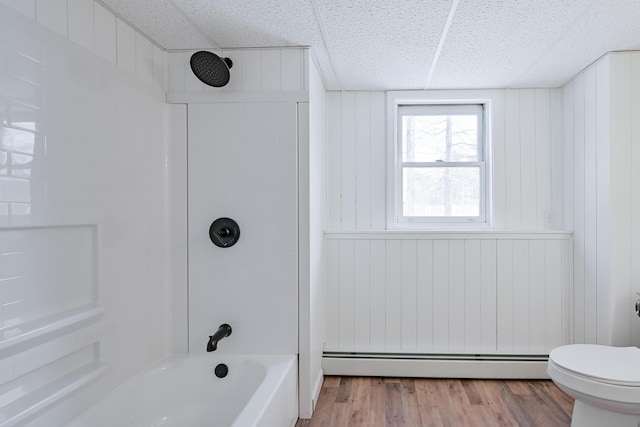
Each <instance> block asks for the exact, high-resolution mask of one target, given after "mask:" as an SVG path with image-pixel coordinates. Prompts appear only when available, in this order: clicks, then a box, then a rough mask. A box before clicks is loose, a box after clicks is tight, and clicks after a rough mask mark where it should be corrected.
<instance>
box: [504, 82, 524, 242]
mask: <svg viewBox="0 0 640 427" xmlns="http://www.w3.org/2000/svg"><path fill="white" fill-rule="evenodd" d="M504 110H505V113H504V116H505V120H504V145H505V164H506V176H507V182H506V194H505V199H506V218H507V221H506V225H507V227H506V228H507V229H516V230H517V229H520V228H522V225H523V222H522V200H521V197H522V191H521V187H520V183H521V172H520V168H521V154H520V91H518V90H507V91H505V95H504Z"/></svg>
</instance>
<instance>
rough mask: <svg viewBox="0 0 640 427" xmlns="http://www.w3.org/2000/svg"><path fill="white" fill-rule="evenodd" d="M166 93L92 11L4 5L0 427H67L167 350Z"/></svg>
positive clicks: (144, 55) (143, 52)
mask: <svg viewBox="0 0 640 427" xmlns="http://www.w3.org/2000/svg"><path fill="white" fill-rule="evenodd" d="M164 80H165V71H164V54H163V53H162V51H161V50H160V49H158V48H157V47H155V46H153V45H152V44H151V43H150V42H149V41H148V40H146V39H145V38H144V37H142V36H141V35H140V34H138V33H136V31H134V30H133V29H131V28H130V27H128V26H127V25H125V24H124V23H123V22H121V21H119V20H118V19H116V17H115V16H114V15H112V14H111V13H110V12H108V11H107V10H105V9H104V8H103V7H102V6H100V5H99V4H97V3H95V4H94V2H93V1H88V0H69V1H66V0H64V1H28V0H27V1H24V0H20V1H12V0H4V1H2V2H0V322H1V329H0V330H1V331H2V334H1V335H0V396H1V397H0V423H5V422H6V423H9V424H11V425H14V422H18V421H19V422H18V424H20V425H31V426H48V427H50V426H56V425H62V424H64V422H65V421H67V420H68V419H69V418H71V417H73V416H74V415H76V414H77V413H79V412H80V411H82V410H83V409H84V408H86V407H87V406H89V405H91V404H93V403H94V402H95V401H97V400H98V399H99V398H100V397H101V396H103V395H104V394H105V393H107V392H109V391H110V390H112V389H113V388H114V387H115V386H117V385H118V384H120V383H122V382H123V381H125V380H126V379H127V378H129V377H131V376H132V375H133V374H135V373H136V372H138V371H139V370H141V369H142V368H143V367H145V366H147V365H148V364H150V363H151V362H153V361H155V360H157V359H158V358H159V357H161V356H162V355H163V354H165V353H166V351H167V336H168V332H167V322H166V318H167V314H168V310H167V305H166V301H167V273H166V269H165V265H166V264H167V262H166V261H167V242H166V238H165V233H164V232H163V230H166V228H167V219H166V214H165V212H166V174H165V169H166V150H165V141H164V126H163V125H162V123H163V121H164V115H165V104H164ZM38 405H40V406H39V408H40V410H39V411H36V410H35V408H37V407H38ZM18 414H20V415H18ZM15 417H18V418H15Z"/></svg>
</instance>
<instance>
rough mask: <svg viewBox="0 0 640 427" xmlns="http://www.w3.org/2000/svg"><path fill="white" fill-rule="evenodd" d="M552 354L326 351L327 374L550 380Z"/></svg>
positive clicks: (324, 355) (325, 367) (325, 366)
mask: <svg viewBox="0 0 640 427" xmlns="http://www.w3.org/2000/svg"><path fill="white" fill-rule="evenodd" d="M547 360H548V355H546V354H540V355H531V354H527V355H514V354H508V355H497V354H426V353H420V354H405V353H357V352H324V353H323V357H322V369H323V370H324V374H325V375H349V376H376V377H377V376H380V377H417V378H487V379H488V378H495V379H547V378H549V376H548V375H547Z"/></svg>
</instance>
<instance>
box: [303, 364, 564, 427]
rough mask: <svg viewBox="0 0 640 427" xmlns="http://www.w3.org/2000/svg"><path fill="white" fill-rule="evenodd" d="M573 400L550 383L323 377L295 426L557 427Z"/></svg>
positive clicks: (561, 422)
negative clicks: (309, 412) (308, 415)
mask: <svg viewBox="0 0 640 427" xmlns="http://www.w3.org/2000/svg"><path fill="white" fill-rule="evenodd" d="M572 409H573V400H572V399H571V398H570V397H569V396H567V395H566V394H564V393H563V392H562V391H560V389H558V388H557V387H556V386H555V384H553V383H552V382H551V381H544V380H530V381H529V380H458V379H427V378H378V377H336V376H327V377H325V380H324V384H323V386H322V390H321V392H320V396H319V398H318V402H317V404H316V410H315V413H314V414H313V418H312V419H311V420H299V421H298V422H297V423H296V427H346V426H362V427H377V426H408V427H427V426H428V427H447V426H452V427H461V426H473V427H476V426H478V427H485V426H486V427H493V426H518V427H525V426H533V427H561V426H569V425H570V424H571V411H572Z"/></svg>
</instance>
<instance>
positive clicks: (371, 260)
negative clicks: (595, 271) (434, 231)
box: [325, 233, 571, 354]
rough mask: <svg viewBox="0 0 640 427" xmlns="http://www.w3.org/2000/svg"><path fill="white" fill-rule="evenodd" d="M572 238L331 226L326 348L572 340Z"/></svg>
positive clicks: (473, 348) (434, 348) (517, 345)
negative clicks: (389, 232)
mask: <svg viewBox="0 0 640 427" xmlns="http://www.w3.org/2000/svg"><path fill="white" fill-rule="evenodd" d="M569 242H570V235H569V234H561V235H557V234H556V235H546V236H544V237H537V236H535V235H521V236H505V235H502V236H499V237H498V238H490V237H485V236H483V237H474V236H472V235H469V236H465V237H462V236H457V237H436V236H429V237H425V236H419V237H416V238H403V239H398V238H393V237H384V238H381V237H380V234H375V233H372V234H365V233H361V234H358V235H355V236H354V235H351V236H346V235H343V234H340V233H331V234H330V235H328V236H327V246H326V248H327V257H326V260H327V265H326V270H327V276H326V277H327V283H326V288H327V298H332V299H331V300H330V301H328V303H327V310H326V316H325V319H326V322H327V323H326V330H327V344H326V347H325V350H327V351H347V352H352V351H355V352H391V353H398V352H405V353H416V352H417V353H454V354H496V353H497V354H514V353H515V354H545V353H547V352H548V351H549V350H550V349H551V348H553V347H555V346H558V345H561V344H563V343H567V342H568V341H567V340H568V337H567V336H568V334H567V332H566V330H567V329H566V328H567V319H568V315H569V314H568V308H567V307H568V304H567V300H568V297H567V295H568V292H569V289H570V283H569V275H568V274H567V273H568V270H569V269H570V265H571V263H570V259H571V254H570V250H569V249H570V246H569ZM338 293H339V295H338ZM336 304H337V307H336ZM330 306H334V307H330ZM335 336H339V337H340V339H339V340H336V339H335Z"/></svg>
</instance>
